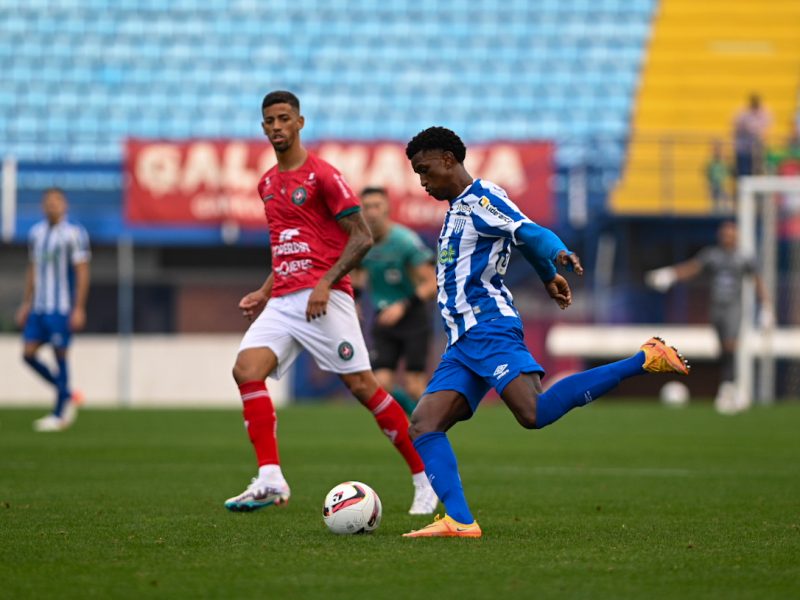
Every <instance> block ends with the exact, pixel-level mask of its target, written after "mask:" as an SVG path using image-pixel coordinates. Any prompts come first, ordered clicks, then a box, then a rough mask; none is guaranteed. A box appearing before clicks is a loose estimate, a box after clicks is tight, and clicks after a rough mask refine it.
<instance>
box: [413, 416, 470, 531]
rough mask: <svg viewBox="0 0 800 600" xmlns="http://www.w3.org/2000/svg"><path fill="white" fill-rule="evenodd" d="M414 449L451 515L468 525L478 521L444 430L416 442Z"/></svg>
mask: <svg viewBox="0 0 800 600" xmlns="http://www.w3.org/2000/svg"><path fill="white" fill-rule="evenodd" d="M414 448H416V449H417V452H419V455H420V458H422V462H424V463H425V474H426V475H427V476H428V480H429V481H430V482H431V485H432V486H433V489H434V491H435V492H436V495H437V496H439V500H441V501H442V504H444V508H445V511H446V512H447V514H448V515H450V517H452V518H453V519H455V520H456V521H458V522H459V523H464V524H465V525H469V524H470V523H472V522H473V521H475V518H474V517H473V516H472V513H471V512H470V511H469V507H468V506H467V499H466V498H465V497H464V488H463V487H461V476H460V475H459V474H458V463H457V462H456V455H455V454H453V447H452V446H451V445H450V440H448V439H447V435H446V434H445V433H444V432H441V431H434V432H431V433H425V434H423V435H421V436H419V437H418V438H417V439H415V440H414Z"/></svg>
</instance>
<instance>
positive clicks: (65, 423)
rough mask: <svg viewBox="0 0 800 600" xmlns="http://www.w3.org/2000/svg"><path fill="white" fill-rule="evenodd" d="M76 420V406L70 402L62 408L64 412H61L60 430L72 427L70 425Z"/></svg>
mask: <svg viewBox="0 0 800 600" xmlns="http://www.w3.org/2000/svg"><path fill="white" fill-rule="evenodd" d="M77 418H78V405H77V404H76V403H75V402H74V401H73V400H70V401H69V402H67V404H66V405H65V406H64V410H63V411H62V412H61V425H62V429H66V428H67V427H72V424H73V423H74V422H75V420H76V419H77Z"/></svg>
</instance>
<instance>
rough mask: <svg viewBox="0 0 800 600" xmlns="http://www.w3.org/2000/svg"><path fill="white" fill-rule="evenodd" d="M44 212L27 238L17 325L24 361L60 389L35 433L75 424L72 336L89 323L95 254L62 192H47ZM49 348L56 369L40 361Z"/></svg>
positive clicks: (36, 424) (61, 428)
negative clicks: (47, 346)
mask: <svg viewBox="0 0 800 600" xmlns="http://www.w3.org/2000/svg"><path fill="white" fill-rule="evenodd" d="M42 211H43V212H44V215H45V218H44V219H43V220H41V221H39V222H38V223H36V225H34V226H33V227H32V228H31V231H30V233H29V235H28V243H29V262H28V269H27V274H26V278H25V296H24V299H23V301H22V305H21V306H20V308H19V310H18V311H17V324H18V325H19V326H20V327H23V328H24V329H23V333H22V337H23V342H24V350H23V359H24V360H25V362H26V363H27V364H28V365H29V366H30V367H31V368H32V369H33V370H34V371H35V372H36V373H37V374H38V375H39V376H40V377H41V378H42V379H44V380H45V381H46V382H48V383H49V384H51V385H52V386H53V387H54V388H55V390H56V401H55V405H54V406H53V411H52V413H50V414H48V415H46V416H44V417H42V418H41V419H37V420H36V421H35V422H34V424H33V426H34V429H35V430H36V431H61V430H63V429H66V428H67V427H69V426H70V425H71V424H72V422H73V421H74V420H75V416H76V408H77V404H78V402H79V398H78V396H77V394H76V395H73V393H72V390H71V389H70V385H69V366H68V364H67V350H68V348H69V343H70V339H71V337H72V333H73V332H74V331H80V330H81V329H83V327H84V325H85V324H86V299H87V297H88V295H89V260H90V258H91V252H90V249H89V236H88V235H87V234H86V230H85V229H84V228H83V227H81V226H80V225H78V224H76V223H71V222H70V221H69V220H68V219H67V216H66V215H67V199H66V196H65V195H64V192H63V191H62V190H60V189H58V188H51V189H48V190H46V191H45V193H44V195H43V197H42ZM45 344H50V345H51V346H52V347H53V351H54V354H55V359H56V364H57V369H56V370H55V371H52V370H51V369H50V368H49V367H48V366H47V365H46V364H44V363H43V362H42V361H40V360H39V358H38V357H37V352H38V351H39V349H40V348H41V347H42V346H43V345H45Z"/></svg>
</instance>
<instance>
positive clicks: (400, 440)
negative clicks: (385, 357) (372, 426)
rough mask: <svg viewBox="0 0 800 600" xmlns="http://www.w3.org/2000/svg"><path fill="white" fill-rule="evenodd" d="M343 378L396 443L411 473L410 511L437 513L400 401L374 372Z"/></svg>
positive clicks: (436, 500)
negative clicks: (384, 386)
mask: <svg viewBox="0 0 800 600" xmlns="http://www.w3.org/2000/svg"><path fill="white" fill-rule="evenodd" d="M341 378H342V381H343V382H344V384H345V385H346V386H347V388H348V389H349V390H350V392H351V393H352V394H353V395H354V396H355V397H356V398H357V399H358V401H359V402H361V404H363V405H364V406H365V407H366V408H367V409H369V411H370V412H371V413H372V415H373V416H374V417H375V422H376V423H377V424H378V427H379V428H380V430H381V431H382V432H383V433H384V435H385V436H386V437H387V438H389V440H390V441H391V442H392V444H394V447H395V448H397V451H398V452H399V453H400V454H401V456H402V457H403V459H404V460H405V461H406V464H407V465H408V468H409V469H410V470H411V479H412V483H413V485H414V500H413V501H412V503H411V508H410V509H409V511H408V512H409V514H412V515H429V514H433V511H434V510H436V506H437V504H438V503H439V499H438V498H437V496H436V493H435V492H434V491H433V488H432V487H431V484H430V482H429V481H428V478H427V477H426V476H425V464H424V463H423V462H422V459H421V458H420V456H419V454H418V453H417V451H416V450H415V449H414V445H413V444H412V443H411V438H409V437H408V417H407V416H406V413H405V412H404V411H403V409H402V408H401V407H400V405H399V404H398V403H397V400H395V399H394V398H393V397H392V395H391V394H390V393H389V392H387V391H386V390H385V389H383V388H382V387H380V386H379V385H378V381H377V380H376V379H375V376H374V375H373V374H372V371H362V372H359V373H347V374H342V375H341Z"/></svg>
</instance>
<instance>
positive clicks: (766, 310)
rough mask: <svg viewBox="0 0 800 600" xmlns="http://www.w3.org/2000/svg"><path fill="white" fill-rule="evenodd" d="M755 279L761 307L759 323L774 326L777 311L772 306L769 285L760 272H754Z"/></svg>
mask: <svg viewBox="0 0 800 600" xmlns="http://www.w3.org/2000/svg"><path fill="white" fill-rule="evenodd" d="M753 281H754V282H755V285H756V297H757V298H758V303H759V305H760V308H759V310H758V324H759V326H761V327H773V326H774V325H775V311H774V309H773V308H772V301H771V300H770V298H769V294H768V293H767V286H766V285H765V284H764V278H763V277H761V275H759V274H758V273H753Z"/></svg>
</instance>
